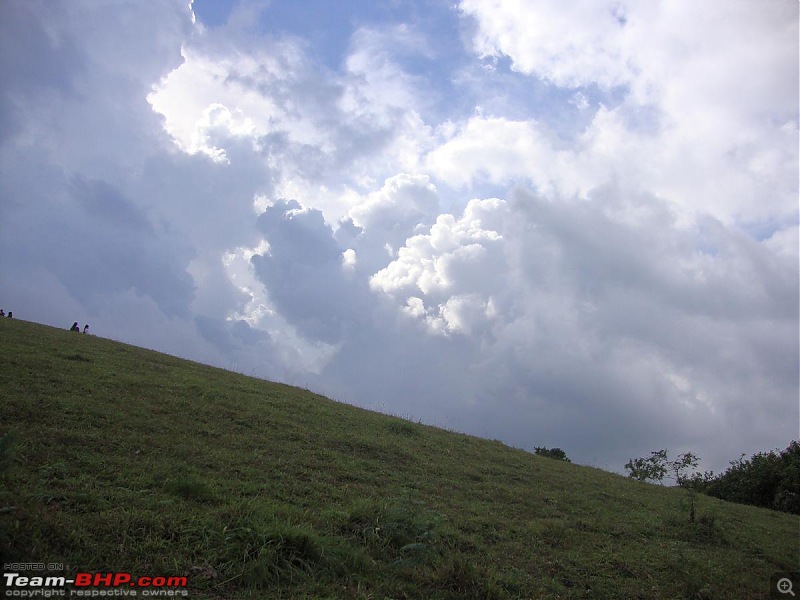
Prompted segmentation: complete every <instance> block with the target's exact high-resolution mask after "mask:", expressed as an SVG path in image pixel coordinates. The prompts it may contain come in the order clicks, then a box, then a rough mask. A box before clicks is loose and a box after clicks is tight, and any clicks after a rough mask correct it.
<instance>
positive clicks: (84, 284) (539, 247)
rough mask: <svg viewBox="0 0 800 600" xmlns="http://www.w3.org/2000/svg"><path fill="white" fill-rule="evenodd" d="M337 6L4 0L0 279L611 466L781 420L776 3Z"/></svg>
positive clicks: (787, 186)
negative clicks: (299, 12) (321, 35)
mask: <svg viewBox="0 0 800 600" xmlns="http://www.w3.org/2000/svg"><path fill="white" fill-rule="evenodd" d="M323 4H325V3H323ZM344 4H345V5H346V6H343V5H342V4H341V3H331V4H330V6H329V7H328V9H329V10H333V8H332V7H334V6H336V10H337V11H344V13H346V14H339V13H337V14H336V15H325V14H323V13H319V14H317V13H314V15H309V16H308V19H309V21H308V22H307V23H303V24H298V22H297V20H296V19H295V20H289V16H291V15H289V13H287V12H286V11H287V9H286V7H285V6H284V5H282V4H281V2H280V0H278V1H276V2H274V3H271V4H268V5H264V6H263V7H259V6H258V5H253V4H250V3H243V4H241V5H238V4H234V5H233V6H232V7H230V9H229V13H230V14H229V15H228V16H227V18H226V19H225V20H224V21H223V22H222V23H219V22H218V21H215V23H218V24H216V25H215V26H214V27H210V26H208V25H205V24H204V14H203V11H202V10H201V6H202V5H201V6H197V7H196V10H197V11H198V14H197V15H195V14H194V13H193V12H192V9H191V8H190V7H189V6H187V5H186V3H185V2H184V1H183V0H159V1H158V2H152V3H149V4H148V7H147V10H144V9H143V8H142V7H140V6H139V5H138V3H136V2H121V3H115V4H109V5H99V4H98V3H96V2H92V1H90V0H76V1H74V2H69V3H61V4H58V5H53V4H51V3H48V2H44V1H38V0H25V1H23V0H8V1H6V2H4V3H3V4H2V6H1V7H0V43H2V44H3V51H2V52H0V78H2V83H3V85H2V90H3V91H2V96H0V191H1V192H2V193H0V202H1V203H2V206H1V207H0V208H2V219H0V278H2V282H3V285H2V292H0V295H2V297H3V299H2V304H4V305H7V306H12V305H13V309H14V312H15V315H19V316H21V317H28V318H32V319H35V320H41V321H45V322H49V323H52V324H56V325H60V324H62V323H66V324H67V325H68V324H69V323H71V322H73V321H74V320H75V319H76V318H80V319H81V320H87V321H90V322H91V323H92V329H93V330H95V331H96V332H97V333H98V334H101V335H108V336H110V337H117V338H120V339H124V340H126V341H131V342H134V343H138V344H141V345H145V346H149V347H156V348H158V349H161V350H164V351H168V352H173V353H177V354H180V355H184V356H187V357H190V358H195V359H199V360H203V361H206V362H210V363H213V364H217V365H221V366H224V367H228V368H233V369H237V370H240V371H243V372H246V373H248V374H255V375H259V376H264V377H271V378H276V379H282V380H286V381H289V382H292V383H298V384H301V385H307V386H311V387H314V388H315V389H318V390H320V391H322V392H324V393H329V394H331V395H333V396H334V397H336V398H338V399H341V400H345V401H348V402H353V403H357V404H361V405H364V406H369V407H371V408H378V409H381V410H385V411H388V412H392V413H395V414H400V415H402V416H408V417H411V418H414V419H423V420H426V421H429V422H433V423H436V424H439V425H445V426H448V427H452V428H456V429H461V430H466V431H469V432H471V433H476V434H479V435H486V436H490V437H495V438H500V439H503V440H504V441H506V442H509V443H512V444H515V445H518V446H523V447H527V448H532V447H533V446H536V445H539V446H541V445H547V446H559V447H562V448H564V449H566V450H567V452H568V453H569V455H570V456H571V457H572V458H573V459H574V460H576V461H578V462H587V463H593V464H597V465H600V466H604V467H609V468H614V469H619V468H621V466H622V465H623V464H624V462H625V461H626V460H627V459H628V458H629V457H630V456H633V455H641V454H642V453H645V452H647V451H649V450H651V449H656V448H661V447H669V448H670V449H672V450H675V451H682V450H689V449H691V450H694V451H696V452H698V453H699V454H700V455H701V456H703V457H704V458H705V459H706V461H707V463H706V465H705V466H706V468H717V469H718V468H720V467H724V466H725V464H726V463H727V460H728V459H730V458H731V457H736V456H738V455H739V453H740V452H748V453H749V452H755V451H759V450H764V449H768V448H772V447H777V446H785V444H786V443H787V442H788V440H789V439H791V438H792V437H793V436H796V433H797V432H796V422H797V417H798V409H797V402H796V400H797V392H798V389H797V382H798V209H797V193H798V190H797V181H798V143H797V142H798V114H797V110H798V109H797V106H798V92H797V90H798V58H797V42H798V7H797V4H796V3H795V2H791V1H788V0H787V1H780V0H779V1H776V2H770V3H766V4H754V3H752V2H748V1H741V2H739V1H738V0H737V1H736V2H733V3H731V2H730V1H726V2H724V3H722V2H710V3H708V2H707V3H703V4H702V5H698V4H697V3H690V2H683V1H674V0H670V1H666V0H664V1H656V2H649V3H641V2H636V3H634V2H619V1H616V0H615V1H613V2H611V1H609V2H602V1H601V2H596V1H592V2H584V3H578V4H572V5H570V6H566V5H564V3H563V2H557V1H555V0H535V1H531V2H525V3H521V2H508V1H504V2H498V1H496V0H462V1H461V2H460V3H459V4H458V6H457V7H453V8H451V9H448V8H444V7H440V8H437V9H435V10H434V11H433V12H425V14H426V15H428V16H427V17H426V19H421V18H419V16H418V15H419V14H422V13H421V12H419V11H420V10H421V9H422V8H423V7H422V5H421V4H420V5H419V6H417V3H415V2H411V3H408V6H406V5H403V6H404V7H405V8H397V7H395V8H391V9H390V8H387V7H383V8H382V7H380V6H378V5H375V4H374V3H363V4H362V3H358V2H353V3H344ZM216 6H217V8H219V6H221V5H219V4H217V5H216ZM424 8H425V10H426V11H428V9H429V8H430V7H429V5H428V4H426V5H425V7H424ZM320 10H324V9H320ZM295 16H296V15H295ZM334 16H335V18H334ZM292 18H294V17H292ZM313 19H322V20H327V21H325V22H326V23H327V22H330V23H334V22H335V23H338V24H339V25H337V26H336V27H326V28H325V30H326V31H327V36H328V37H327V38H326V41H325V42H324V43H322V42H318V41H317V39H318V38H314V39H313V40H312V39H311V35H310V34H309V35H308V36H306V35H305V34H304V32H305V31H308V32H311V31H316V30H319V29H320V23H322V21H319V22H316V21H314V20H313ZM343 23H346V24H347V27H344V25H341V24H343ZM351 24H352V25H351ZM141 39H147V40H149V42H148V43H146V44H142V43H141ZM731 39H735V40H737V43H736V44H731V43H729V41H730V40H731Z"/></svg>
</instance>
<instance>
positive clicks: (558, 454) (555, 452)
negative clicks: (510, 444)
mask: <svg viewBox="0 0 800 600" xmlns="http://www.w3.org/2000/svg"><path fill="white" fill-rule="evenodd" d="M533 452H534V454H538V455H539V456H546V457H547V458H554V459H556V460H563V461H565V462H572V461H571V460H570V459H569V458H567V453H566V452H564V451H563V450H562V449H561V448H545V447H539V446H537V447H536V448H535V449H534V451H533Z"/></svg>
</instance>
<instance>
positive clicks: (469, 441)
mask: <svg viewBox="0 0 800 600" xmlns="http://www.w3.org/2000/svg"><path fill="white" fill-rule="evenodd" d="M0 357H1V360H0V398H1V400H0V435H2V434H5V433H7V432H10V433H9V434H8V436H7V437H6V438H4V443H3V445H4V447H5V446H8V447H9V449H8V450H4V452H3V456H6V457H8V456H9V455H10V458H11V460H6V461H5V464H4V466H3V467H2V471H0V478H2V479H1V481H2V484H3V485H2V488H0V490H1V491H0V508H1V509H2V511H1V512H0V540H3V541H2V542H1V543H0V552H2V560H3V562H4V563H9V562H12V561H13V562H17V563H19V562H43V563H64V568H65V569H66V568H67V566H68V568H69V572H72V573H74V572H76V571H103V572H105V571H130V572H132V573H133V574H134V575H138V576H166V575H180V576H186V577H187V578H188V584H189V590H190V596H191V597H193V598H247V597H253V598H319V597H330V598H385V597H390V598H531V597H537V598H538V597H544V598H551V597H552V598H556V597H558V598H726V599H727V598H763V597H765V596H766V594H767V590H768V585H769V578H770V576H771V575H773V573H775V572H777V571H786V570H790V569H796V568H797V567H798V564H800V548H798V543H799V541H798V540H799V538H798V534H799V533H800V518H798V517H795V516H791V515H787V514H782V513H777V512H773V511H769V510H764V509H758V508H753V507H749V506H740V505H734V504H729V503H725V502H722V501H718V500H716V499H712V498H708V497H699V498H698V499H697V509H696V513H697V519H696V520H695V521H694V522H693V523H692V522H690V521H689V517H688V515H689V511H688V503H687V502H688V498H687V493H686V492H685V491H684V490H678V489H667V488H662V487H659V486H653V485H648V484H642V483H638V482H634V481H631V480H628V479H626V478H623V477H620V476H618V475H614V474H611V473H606V472H603V471H600V470H597V469H592V468H587V467H581V466H576V465H571V464H567V463H563V462H559V461H554V460H550V459H547V458H542V457H539V456H533V455H531V454H528V453H526V452H523V451H520V450H515V449H512V448H509V447H507V446H504V445H503V444H501V443H499V442H492V441H486V440H481V439H477V438H474V437H470V436H466V435H461V434H456V433H452V432H447V431H443V430H440V429H436V428H432V427H427V426H423V425H420V424H415V423H411V422H408V421H404V420H401V419H397V418H393V417H389V416H385V415H380V414H376V413H372V412H368V411H364V410H360V409H357V408H354V407H351V406H347V405H343V404H339V403H336V402H333V401H331V400H327V399H325V398H322V397H320V396H317V395H315V394H312V393H310V392H308V391H304V390H300V389H296V388H292V387H288V386H285V385H279V384H274V383H269V382H265V381H261V380H257V379H253V378H249V377H245V376H242V375H238V374H235V373H230V372H227V371H223V370H219V369H214V368H211V367H207V366H204V365H200V364H196V363H192V362H187V361H184V360H180V359H177V358H174V357H171V356H167V355H164V354H159V353H156V352H152V351H147V350H143V349H141V348H136V347H132V346H128V345H125V344H121V343H117V342H112V341H109V340H105V339H102V338H97V337H93V336H84V335H82V334H76V333H70V332H68V331H62V330H57V329H53V328H50V327H45V326H42V325H37V324H33V323H26V322H22V321H16V320H15V321H12V320H9V319H0Z"/></svg>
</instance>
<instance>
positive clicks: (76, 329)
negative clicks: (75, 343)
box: [69, 321, 81, 332]
mask: <svg viewBox="0 0 800 600" xmlns="http://www.w3.org/2000/svg"><path fill="white" fill-rule="evenodd" d="M69 330H70V331H77V332H80V330H81V328H80V327H79V326H78V322H77V321H75V322H74V323H73V324H72V327H70V328H69Z"/></svg>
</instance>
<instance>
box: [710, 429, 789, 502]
mask: <svg viewBox="0 0 800 600" xmlns="http://www.w3.org/2000/svg"><path fill="white" fill-rule="evenodd" d="M730 465H731V466H730V467H728V469H727V470H726V471H725V472H724V473H722V474H720V475H718V476H717V477H716V478H714V479H712V480H711V481H710V482H709V483H708V484H707V485H706V486H704V488H705V489H703V491H704V492H705V493H706V494H708V495H709V496H714V497H716V498H721V499H723V500H728V501H729V502H738V503H740V504H752V505H755V506H762V507H764V508H772V509H774V510H780V511H783V512H789V513H794V514H800V442H798V441H792V442H791V443H790V444H789V446H788V447H787V448H786V450H783V451H782V452H780V453H776V452H775V451H770V452H759V453H758V454H754V455H753V456H752V458H750V459H747V460H746V459H745V455H744V454H742V455H741V456H740V457H739V459H738V460H734V461H731V463H730Z"/></svg>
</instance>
